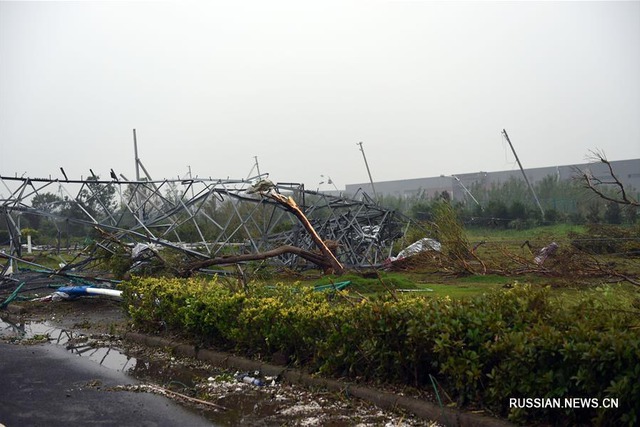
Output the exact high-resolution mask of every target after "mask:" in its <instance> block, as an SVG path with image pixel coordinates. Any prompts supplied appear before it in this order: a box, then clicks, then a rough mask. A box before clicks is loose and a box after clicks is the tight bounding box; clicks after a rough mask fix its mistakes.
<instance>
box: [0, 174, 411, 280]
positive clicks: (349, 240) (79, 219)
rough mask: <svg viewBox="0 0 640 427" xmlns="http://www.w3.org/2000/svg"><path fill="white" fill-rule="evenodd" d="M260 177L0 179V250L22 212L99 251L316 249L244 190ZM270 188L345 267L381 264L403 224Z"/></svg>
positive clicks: (315, 195) (323, 197)
mask: <svg viewBox="0 0 640 427" xmlns="http://www.w3.org/2000/svg"><path fill="white" fill-rule="evenodd" d="M92 174H93V173H92ZM265 176H266V175H264V174H263V175H260V176H256V177H253V178H248V179H246V180H244V179H241V180H231V179H225V180H222V179H211V178H209V179H200V178H195V179H175V180H171V179H165V180H157V181H156V180H151V179H145V180H136V181H130V180H127V179H126V178H124V177H122V178H123V179H118V178H117V177H116V176H115V174H113V173H112V180H100V179H99V178H98V177H97V176H95V175H94V176H92V177H91V178H89V179H85V180H68V179H65V180H59V179H50V178H49V179H46V178H24V177H4V176H0V221H2V222H4V223H5V224H6V229H7V230H8V237H9V238H8V241H5V242H0V245H8V247H9V253H10V254H11V255H15V256H16V257H19V256H20V255H21V248H22V245H23V244H24V243H25V241H24V237H23V236H22V235H21V217H22V216H25V215H29V216H30V217H31V218H33V217H38V218H41V219H42V220H43V221H48V222H49V223H50V224H53V226H55V227H56V229H57V230H58V234H59V235H60V234H61V231H63V230H64V229H68V228H69V227H70V225H74V224H75V225H78V226H85V227H91V228H93V229H96V230H98V231H100V233H99V235H98V236H99V237H95V239H96V242H95V243H96V244H97V245H99V246H101V247H103V248H105V249H107V250H109V249H110V247H111V246H112V245H113V242H114V241H118V242H121V243H124V244H127V245H131V246H134V245H136V244H153V245H159V246H164V247H170V248H173V249H176V250H179V251H182V252H184V253H185V254H186V255H188V256H189V257H193V258H194V259H200V260H206V259H210V258H213V257H221V256H227V255H235V254H247V253H260V252H264V251H268V250H270V249H273V248H276V247H279V246H283V245H291V246H295V247H298V248H301V249H304V250H308V251H313V250H316V249H317V248H316V247H315V245H314V242H313V239H311V237H310V236H309V234H308V233H307V232H306V231H305V229H304V228H303V227H302V226H301V224H300V222H299V221H298V219H297V218H296V217H295V216H294V215H292V214H291V212H289V211H288V210H287V209H286V208H285V207H283V206H282V205H280V204H278V203H276V202H274V200H272V199H270V198H268V197H264V196H263V195H261V194H259V193H258V194H256V193H252V192H251V191H250V189H251V186H252V184H254V183H256V182H258V181H260V180H261V179H262V178H264V177H265ZM65 177H66V176H65ZM271 191H275V192H277V193H279V194H283V195H286V196H288V197H291V198H292V199H293V200H295V201H296V203H297V205H298V206H299V207H300V208H301V210H302V211H303V212H304V214H305V216H306V217H307V218H308V219H309V222H310V223H311V224H312V225H313V227H314V229H315V230H316V231H317V233H318V235H319V236H320V237H321V238H322V239H323V240H325V241H328V240H330V241H334V242H336V243H337V247H338V251H337V258H338V259H339V260H340V262H341V263H343V264H344V265H345V266H347V267H364V266H370V265H375V264H379V263H381V262H382V261H384V260H385V259H386V258H387V257H389V256H390V255H391V250H392V246H393V243H394V242H395V241H396V240H397V239H399V238H401V237H402V236H403V234H404V231H405V230H406V227H407V226H408V225H409V220H408V219H407V218H406V217H404V216H402V215H400V214H398V213H396V212H395V211H392V210H388V209H385V208H382V207H381V206H379V205H378V204H377V203H375V202H374V200H372V199H371V198H369V197H368V196H367V195H366V194H364V193H362V194H360V199H361V200H355V199H348V198H343V197H337V196H334V195H329V194H325V193H320V192H314V191H308V190H305V188H304V185H302V184H297V183H277V184H274V187H273V189H272V190H271ZM45 194H49V195H51V194H54V195H56V197H49V198H47V197H44V195H45ZM36 201H37V202H38V203H34V202H36ZM58 245H60V243H58ZM271 262H273V263H275V264H277V265H281V266H286V267H290V268H304V267H306V266H307V265H308V263H307V262H306V261H305V260H302V259H301V258H300V257H298V256H297V255H295V254H290V253H288V254H284V255H281V256H278V257H276V258H273V259H272V260H271ZM4 267H5V269H6V267H7V266H6V265H5V266H4Z"/></svg>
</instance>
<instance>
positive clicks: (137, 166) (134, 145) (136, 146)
mask: <svg viewBox="0 0 640 427" xmlns="http://www.w3.org/2000/svg"><path fill="white" fill-rule="evenodd" d="M133 154H134V156H135V161H136V181H137V182H140V158H139V157H138V140H137V139H136V130H135V129H134V130H133Z"/></svg>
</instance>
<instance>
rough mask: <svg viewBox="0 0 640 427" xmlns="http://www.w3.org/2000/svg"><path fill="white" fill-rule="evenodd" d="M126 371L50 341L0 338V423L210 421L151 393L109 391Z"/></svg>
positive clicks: (20, 426) (10, 426)
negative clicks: (16, 342)
mask: <svg viewBox="0 0 640 427" xmlns="http://www.w3.org/2000/svg"><path fill="white" fill-rule="evenodd" d="M135 383H136V381H135V380H134V379H133V378H130V377H129V376H127V375H125V374H123V373H121V372H117V371H113V370H111V369H108V368H105V367H103V366H100V365H99V364H97V363H95V362H93V361H91V360H88V359H87V358H84V357H80V356H77V355H73V354H71V353H69V352H68V351H66V350H65V349H64V348H61V347H59V346H56V345H52V344H38V345H13V344H0V424H3V425H4V426H6V427H27V426H43V427H44V426H46V427H55V426H65V427H69V426H136V427H139V426H149V427H152V426H190V427H191V426H211V425H213V424H211V422H209V421H207V420H206V419H205V418H203V417H201V416H199V415H198V414H196V413H193V412H189V411H188V410H186V409H184V408H183V407H181V406H179V405H178V404H176V403H174V402H173V401H171V400H169V399H166V398H164V397H162V396H157V395H154V394H150V393H134V392H129V391H109V390H108V388H110V387H113V386H117V385H127V384H135Z"/></svg>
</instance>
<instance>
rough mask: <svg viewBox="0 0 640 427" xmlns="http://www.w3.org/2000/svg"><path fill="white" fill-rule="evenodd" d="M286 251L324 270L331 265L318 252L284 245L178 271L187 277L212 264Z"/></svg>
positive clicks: (208, 261)
mask: <svg viewBox="0 0 640 427" xmlns="http://www.w3.org/2000/svg"><path fill="white" fill-rule="evenodd" d="M287 253H290V254H294V255H298V256H299V257H301V258H304V259H306V260H307V261H309V262H312V263H314V264H316V265H318V266H319V267H321V268H322V269H324V270H327V269H330V268H331V267H332V265H330V264H328V263H327V262H326V260H325V259H324V258H323V257H322V256H321V255H320V254H317V253H313V252H309V251H306V250H304V249H300V248H298V247H296V246H290V245H284V246H279V247H277V248H275V249H271V250H269V251H266V252H258V253H255V254H242V255H229V256H223V257H216V258H210V259H205V260H202V261H196V262H193V263H191V264H189V265H187V266H185V267H183V268H182V269H181V271H180V276H182V277H188V276H190V275H192V274H193V272H194V271H196V270H199V269H201V268H207V267H209V266H212V265H225V264H237V263H239V262H246V261H258V260H263V259H267V258H273V257H277V256H280V255H284V254H287Z"/></svg>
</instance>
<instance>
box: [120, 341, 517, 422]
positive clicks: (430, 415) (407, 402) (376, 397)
mask: <svg viewBox="0 0 640 427" xmlns="http://www.w3.org/2000/svg"><path fill="white" fill-rule="evenodd" d="M124 338H125V339H126V340H128V341H131V342H135V343H138V344H144V345H147V346H150V347H162V348H166V349H169V350H171V351H172V352H174V353H175V354H177V355H180V356H184V357H189V358H193V359H198V360H202V361H204V362H208V363H210V364H212V365H214V366H219V367H221V368H227V369H237V370H240V371H258V372H260V373H261V374H262V375H268V376H279V377H280V378H281V379H282V380H283V381H286V382H288V383H290V384H296V385H301V386H303V387H307V388H322V389H326V390H329V391H332V392H337V393H343V394H345V395H346V396H353V397H357V398H359V399H362V400H366V401H368V402H371V403H373V404H374V405H376V406H378V407H380V408H382V409H389V410H393V409H402V410H405V411H407V412H410V413H412V414H415V415H416V416H418V417H420V418H424V419H425V420H432V421H437V422H438V423H440V424H442V425H445V426H458V427H508V426H513V424H511V423H509V422H507V421H505V420H501V419H497V418H491V417H488V416H485V415H480V414H473V413H468V412H463V411H460V410H457V409H451V408H441V407H439V406H438V405H436V404H434V403H431V402H427V401H424V400H421V399H416V398H413V397H407V396H399V395H396V394H393V393H389V392H385V391H381V390H376V389H374V388H371V387H363V386H359V385H355V384H351V383H348V382H344V381H339V380H335V379H329V378H321V377H315V376H312V375H309V374H307V373H304V372H303V371H301V370H299V369H291V368H288V367H286V366H279V365H273V364H269V363H264V362H260V361H257V360H251V359H246V358H243V357H238V356H234V355H232V354H229V353H224V352H220V351H215V350H211V349H198V348H197V347H195V346H193V345H189V344H185V343H183V342H178V341H175V340H171V339H168V338H162V337H155V336H149V335H145V334H140V333H136V332H128V333H126V334H125V336H124Z"/></svg>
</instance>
